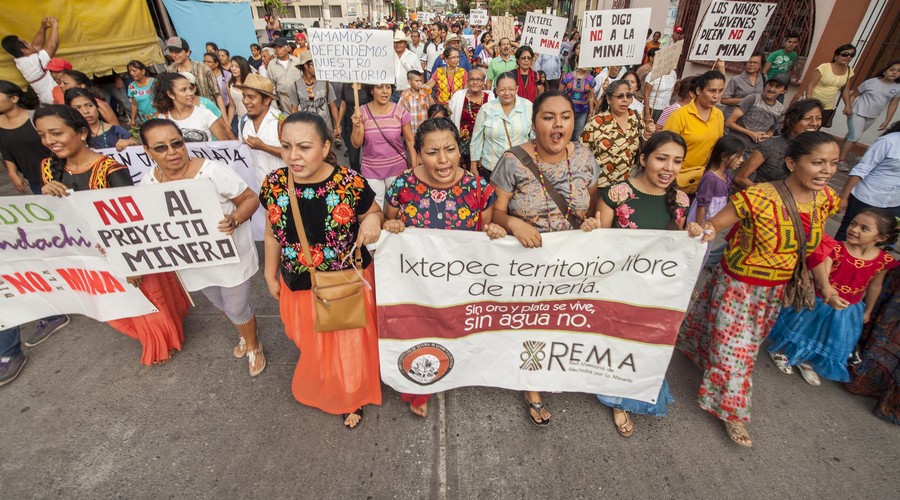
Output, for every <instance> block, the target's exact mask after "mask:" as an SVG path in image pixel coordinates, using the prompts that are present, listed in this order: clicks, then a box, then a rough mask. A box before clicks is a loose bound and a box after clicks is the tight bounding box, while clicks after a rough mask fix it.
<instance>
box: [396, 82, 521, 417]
mask: <svg viewBox="0 0 900 500" xmlns="http://www.w3.org/2000/svg"><path fill="white" fill-rule="evenodd" d="M473 71H474V70H473ZM416 153H417V154H418V155H419V158H420V159H421V162H422V164H421V165H420V166H418V167H416V168H414V169H412V170H407V171H406V172H403V174H402V175H400V176H399V177H397V180H395V181H394V183H393V184H392V185H391V187H390V188H389V189H388V191H387V208H386V209H385V222H384V229H385V230H386V231H390V232H392V233H401V232H403V229H404V228H406V227H421V228H431V229H449V230H462V231H484V232H486V233H487V234H488V236H489V237H490V238H491V239H496V238H503V237H504V236H506V231H505V230H504V229H503V228H502V227H500V226H499V225H497V224H492V223H491V218H492V216H493V211H494V207H493V204H494V202H495V201H496V199H497V197H496V196H495V195H494V189H493V187H492V186H491V185H490V184H488V182H487V181H486V180H485V179H484V178H482V177H481V176H479V175H478V174H474V175H473V174H470V173H469V172H468V171H467V170H464V169H463V168H461V167H460V166H459V165H460V160H461V157H462V155H461V153H460V137H459V132H457V130H456V126H455V125H454V124H453V123H452V122H451V121H450V120H448V119H446V118H433V119H430V120H426V121H425V122H423V123H422V125H420V126H419V130H418V131H417V132H416ZM430 398H431V394H422V395H418V394H401V395H400V400H401V401H403V402H404V403H409V410H410V411H411V412H413V413H414V414H416V415H418V416H420V417H427V416H428V400H429V399H430Z"/></svg>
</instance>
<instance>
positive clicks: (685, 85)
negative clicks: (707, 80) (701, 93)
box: [656, 76, 695, 129]
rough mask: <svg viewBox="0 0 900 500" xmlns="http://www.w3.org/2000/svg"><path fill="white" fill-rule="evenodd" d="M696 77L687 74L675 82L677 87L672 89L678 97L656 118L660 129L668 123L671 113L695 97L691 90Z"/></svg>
mask: <svg viewBox="0 0 900 500" xmlns="http://www.w3.org/2000/svg"><path fill="white" fill-rule="evenodd" d="M694 78H695V77H693V76H686V77H684V78H682V79H681V80H679V81H678V82H676V83H675V88H674V89H672V94H674V95H677V96H678V98H677V99H675V102H673V103H672V104H670V105H669V106H667V107H666V109H664V110H663V112H662V114H661V115H659V119H658V120H656V126H657V127H659V128H660V129H661V128H663V127H664V126H665V125H666V122H667V121H669V115H671V114H672V113H673V112H674V111H675V110H676V109H678V108H680V107H682V106H687V105H688V103H690V102H691V101H692V100H693V99H694V92H693V91H692V90H691V89H693V88H694Z"/></svg>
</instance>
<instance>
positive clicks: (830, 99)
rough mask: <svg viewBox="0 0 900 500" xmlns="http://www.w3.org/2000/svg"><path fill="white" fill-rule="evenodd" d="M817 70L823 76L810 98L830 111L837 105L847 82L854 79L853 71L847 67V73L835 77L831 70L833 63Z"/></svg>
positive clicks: (822, 65) (821, 66) (821, 65)
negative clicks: (839, 95)
mask: <svg viewBox="0 0 900 500" xmlns="http://www.w3.org/2000/svg"><path fill="white" fill-rule="evenodd" d="M816 69H817V70H819V73H821V75H822V76H821V77H820V78H819V81H818V82H817V83H816V86H815V87H813V89H812V92H810V94H809V97H810V98H812V99H818V100H819V102H821V103H822V106H824V107H825V111H830V110H832V109H834V107H835V106H836V105H837V100H838V94H840V92H841V87H843V86H844V85H847V82H849V81H850V79H851V78H853V69H852V68H850V67H847V72H846V73H844V74H843V75H835V74H834V71H832V70H831V63H824V64H820V65H819V66H818V67H817V68H816Z"/></svg>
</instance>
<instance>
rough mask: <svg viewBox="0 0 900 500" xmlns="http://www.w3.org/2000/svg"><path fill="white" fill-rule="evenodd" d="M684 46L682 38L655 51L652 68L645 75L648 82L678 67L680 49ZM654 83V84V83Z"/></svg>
mask: <svg viewBox="0 0 900 500" xmlns="http://www.w3.org/2000/svg"><path fill="white" fill-rule="evenodd" d="M683 48H684V40H678V41H677V42H675V43H673V44H671V45H666V46H665V47H663V48H661V49H659V50H657V51H656V57H654V58H653V69H651V70H650V74H649V75H647V81H648V82H655V81H656V80H657V79H658V78H660V77H663V76H665V75H668V74H669V73H671V72H672V70H674V69H675V68H677V67H678V58H680V57H681V50H682V49H683ZM654 85H655V84H654Z"/></svg>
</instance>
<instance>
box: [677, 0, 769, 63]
mask: <svg viewBox="0 0 900 500" xmlns="http://www.w3.org/2000/svg"><path fill="white" fill-rule="evenodd" d="M775 7H777V5H776V4H774V3H752V2H723V1H714V2H712V3H710V4H709V10H707V11H706V15H705V16H704V17H703V24H702V25H701V26H700V30H698V31H697V33H695V34H694V45H693V46H692V47H691V52H690V54H688V59H690V60H693V61H714V60H716V59H719V60H722V61H738V62H744V61H746V60H747V59H749V58H750V54H752V53H753V51H754V50H755V49H756V45H757V44H758V43H759V37H760V36H761V35H762V33H763V31H764V30H765V29H766V24H768V23H769V18H771V17H772V13H773V12H775Z"/></svg>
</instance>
